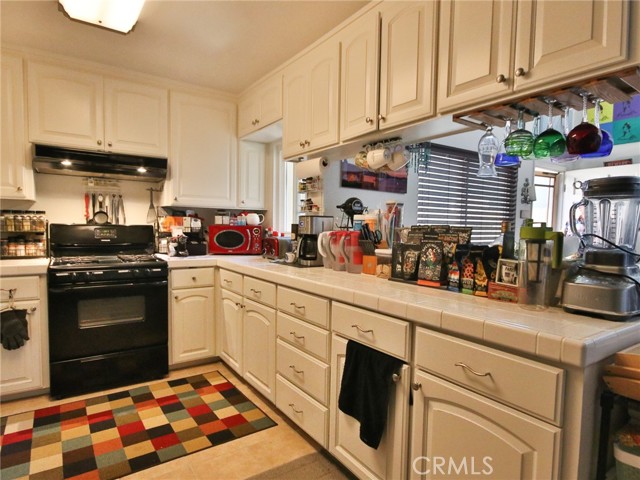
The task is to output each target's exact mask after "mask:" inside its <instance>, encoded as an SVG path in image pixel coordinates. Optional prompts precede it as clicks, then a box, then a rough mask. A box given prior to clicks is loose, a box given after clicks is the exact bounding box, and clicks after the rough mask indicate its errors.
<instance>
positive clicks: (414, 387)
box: [411, 382, 422, 390]
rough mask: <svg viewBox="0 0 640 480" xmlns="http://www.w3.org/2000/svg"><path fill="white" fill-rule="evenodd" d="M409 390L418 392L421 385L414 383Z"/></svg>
mask: <svg viewBox="0 0 640 480" xmlns="http://www.w3.org/2000/svg"><path fill="white" fill-rule="evenodd" d="M411 388H413V389H414V390H420V389H421V388H422V384H421V383H418V382H416V383H414V384H412V385H411Z"/></svg>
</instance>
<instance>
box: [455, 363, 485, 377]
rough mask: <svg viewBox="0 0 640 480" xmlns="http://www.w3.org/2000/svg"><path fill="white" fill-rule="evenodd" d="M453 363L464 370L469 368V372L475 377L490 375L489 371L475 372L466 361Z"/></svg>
mask: <svg viewBox="0 0 640 480" xmlns="http://www.w3.org/2000/svg"><path fill="white" fill-rule="evenodd" d="M455 365H456V367H462V368H464V369H465V370H469V371H470V372H471V373H473V374H474V375H475V376H477V377H490V376H491V372H485V373H480V372H476V371H475V370H474V369H473V368H471V367H470V366H469V365H467V364H466V363H462V362H457V363H456V364H455Z"/></svg>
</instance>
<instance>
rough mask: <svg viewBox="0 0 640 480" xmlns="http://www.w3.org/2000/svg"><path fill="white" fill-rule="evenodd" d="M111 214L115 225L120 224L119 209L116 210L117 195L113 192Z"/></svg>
mask: <svg viewBox="0 0 640 480" xmlns="http://www.w3.org/2000/svg"><path fill="white" fill-rule="evenodd" d="M111 216H112V217H113V222H114V223H115V224H116V225H120V211H119V210H118V196H117V195H116V194H115V193H112V194H111Z"/></svg>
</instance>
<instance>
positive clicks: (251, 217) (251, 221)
mask: <svg viewBox="0 0 640 480" xmlns="http://www.w3.org/2000/svg"><path fill="white" fill-rule="evenodd" d="M244 217H245V219H246V220H247V225H260V224H261V223H262V222H264V215H262V214H261V213H247V214H246V215H245V216H244Z"/></svg>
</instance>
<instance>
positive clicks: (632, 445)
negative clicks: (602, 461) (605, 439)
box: [613, 422, 640, 480]
mask: <svg viewBox="0 0 640 480" xmlns="http://www.w3.org/2000/svg"><path fill="white" fill-rule="evenodd" d="M613 456H614V458H615V459H616V478H617V480H640V425H639V424H637V423H633V422H630V423H629V424H627V425H626V426H624V427H623V428H621V429H620V430H619V431H617V432H616V435H615V440H614V442H613Z"/></svg>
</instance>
